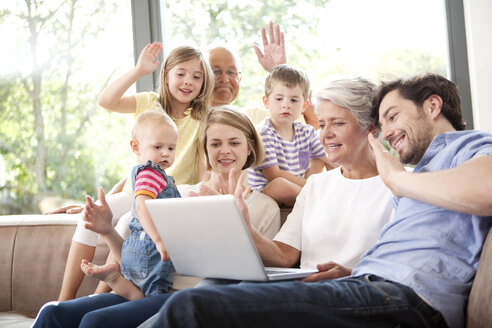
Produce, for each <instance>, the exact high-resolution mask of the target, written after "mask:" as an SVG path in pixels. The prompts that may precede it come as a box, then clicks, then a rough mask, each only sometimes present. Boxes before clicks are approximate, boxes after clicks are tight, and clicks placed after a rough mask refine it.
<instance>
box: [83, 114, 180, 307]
mask: <svg viewBox="0 0 492 328" xmlns="http://www.w3.org/2000/svg"><path fill="white" fill-rule="evenodd" d="M176 142H177V128H176V124H175V123H174V122H173V121H172V119H171V118H170V117H169V116H168V115H167V114H166V113H164V111H162V110H151V111H147V112H144V113H142V114H140V115H139V116H138V117H137V119H136V120H135V124H134V127H133V131H132V140H131V141H130V146H131V149H132V151H133V152H134V153H135V155H136V156H137V162H138V163H139V164H138V165H136V166H135V167H134V168H133V169H132V174H131V178H132V187H133V194H134V198H133V204H132V215H133V218H132V219H131V220H130V224H129V226H130V230H131V235H130V236H129V237H127V238H126V239H125V240H124V242H123V239H122V238H121V237H120V235H119V234H118V233H117V232H116V230H115V229H114V227H113V225H112V224H111V220H107V219H106V218H108V217H109V218H111V217H112V215H109V216H107V215H106V213H107V211H109V212H110V211H111V210H110V209H109V207H108V206H107V203H106V201H105V197H104V192H103V191H102V189H101V188H100V189H99V191H98V196H99V200H100V202H101V205H100V206H98V205H96V204H95V203H94V202H93V201H92V199H91V198H90V197H88V196H87V197H86V199H87V202H86V207H85V212H84V220H85V221H86V222H87V223H86V228H87V229H90V230H93V231H95V232H98V233H100V234H101V236H102V237H103V238H104V239H105V241H106V243H107V244H108V246H109V248H110V250H111V252H112V254H113V255H114V257H115V258H116V259H117V260H118V261H121V273H120V268H119V266H118V265H117V264H106V265H103V266H97V265H94V264H92V263H90V262H88V261H87V260H82V264H81V268H82V271H83V272H84V273H85V274H86V275H89V276H93V277H95V278H97V279H100V280H102V281H104V282H105V283H107V284H108V285H109V287H111V288H112V289H113V291H114V292H115V293H116V294H118V295H120V296H122V297H125V298H126V299H128V300H135V299H140V298H143V297H145V296H150V295H155V294H161V293H165V292H167V291H168V290H169V289H170V288H171V286H172V276H173V267H172V263H171V261H170V260H169V255H168V254H167V251H166V248H165V247H164V244H163V242H162V240H161V238H160V236H159V234H158V233H157V230H156V228H155V226H154V223H153V222H152V220H151V218H150V215H149V213H148V211H147V208H146V207H145V203H144V201H145V200H146V199H155V198H169V197H180V195H179V192H178V190H177V188H176V185H175V184H174V180H173V178H172V177H169V176H167V174H166V173H165V172H164V169H166V168H168V167H170V166H171V164H172V163H173V161H174V153H175V148H176ZM103 218H104V219H103ZM125 278H126V279H125ZM127 279H128V280H127Z"/></svg>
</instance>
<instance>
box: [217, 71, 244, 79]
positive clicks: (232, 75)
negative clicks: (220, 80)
mask: <svg viewBox="0 0 492 328" xmlns="http://www.w3.org/2000/svg"><path fill="white" fill-rule="evenodd" d="M213 72H214V75H215V76H216V77H219V76H222V74H223V73H226V75H227V76H228V77H230V78H233V79H235V78H237V77H238V76H239V75H241V72H236V71H232V70H229V69H228V70H225V71H224V70H221V69H214V70H213Z"/></svg>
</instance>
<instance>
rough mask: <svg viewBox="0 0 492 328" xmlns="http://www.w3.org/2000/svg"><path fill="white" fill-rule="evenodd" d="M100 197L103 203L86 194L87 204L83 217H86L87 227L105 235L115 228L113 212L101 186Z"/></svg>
mask: <svg viewBox="0 0 492 328" xmlns="http://www.w3.org/2000/svg"><path fill="white" fill-rule="evenodd" d="M98 198H99V202H100V204H101V205H97V204H96V203H94V201H93V200H92V198H91V197H89V196H85V199H86V204H85V207H84V213H83V214H82V218H83V219H84V221H85V222H86V223H85V228H86V229H89V230H92V231H94V232H97V233H100V234H102V235H105V234H107V233H109V232H110V231H111V229H113V224H112V222H111V221H112V219H113V213H112V212H111V208H110V207H109V205H108V203H107V202H106V197H105V195H104V190H103V189H102V188H99V190H98Z"/></svg>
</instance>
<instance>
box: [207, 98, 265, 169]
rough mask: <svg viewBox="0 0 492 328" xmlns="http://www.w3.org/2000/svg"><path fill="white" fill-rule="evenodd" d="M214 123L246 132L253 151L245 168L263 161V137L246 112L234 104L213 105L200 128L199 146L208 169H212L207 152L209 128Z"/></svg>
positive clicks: (249, 146)
mask: <svg viewBox="0 0 492 328" xmlns="http://www.w3.org/2000/svg"><path fill="white" fill-rule="evenodd" d="M214 123H219V124H224V125H229V126H232V127H234V128H236V129H238V130H241V132H243V133H244V136H245V137H246V140H247V143H248V150H250V151H251V153H250V154H249V155H248V157H247V159H246V163H244V165H243V168H242V169H243V170H244V169H247V168H248V167H255V166H258V165H260V164H261V162H263V158H264V153H263V144H262V143H261V138H260V136H259V135H258V132H257V131H256V129H255V126H254V125H253V123H252V122H251V120H250V119H249V117H248V116H246V114H243V113H241V112H240V111H239V109H237V107H235V106H232V105H222V106H217V107H213V108H212V109H211V110H210V111H209V112H208V114H207V117H206V119H205V122H204V123H203V124H202V126H201V128H200V133H199V134H198V135H199V140H198V142H199V146H198V148H199V149H200V151H203V152H204V153H205V158H206V161H207V163H206V164H207V169H208V170H210V169H212V167H211V166H210V162H209V160H208V152H207V130H208V128H209V127H210V125H212V124H214Z"/></svg>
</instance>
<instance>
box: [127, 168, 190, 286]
mask: <svg viewBox="0 0 492 328" xmlns="http://www.w3.org/2000/svg"><path fill="white" fill-rule="evenodd" d="M149 167H150V168H153V169H155V170H157V171H158V172H159V173H160V174H161V175H162V176H163V177H164V179H166V181H167V185H166V187H165V188H164V190H163V191H162V192H161V193H160V194H159V195H158V196H157V198H174V197H181V195H180V194H179V192H178V189H177V188H176V184H175V183H174V179H173V178H172V177H170V176H168V175H167V174H166V172H164V170H163V169H161V168H160V167H159V166H158V165H154V164H152V162H151V161H148V162H147V164H140V165H136V166H134V167H133V169H132V173H131V179H132V190H133V194H135V179H136V177H137V175H138V173H139V172H140V171H141V170H143V169H145V168H149ZM135 204H136V201H135V197H133V200H132V215H133V218H132V219H131V220H130V223H129V226H130V231H131V234H130V236H128V237H127V238H126V239H125V241H124V242H123V246H122V249H121V274H122V275H123V276H124V277H125V278H126V279H128V280H130V281H132V282H133V283H134V284H135V285H137V286H138V287H139V288H140V290H141V291H142V293H144V295H145V296H150V295H156V294H162V293H166V292H167V291H168V290H169V289H170V288H171V287H172V285H173V264H172V262H171V261H164V262H163V261H162V260H161V255H160V254H159V252H158V251H157V248H156V247H155V244H154V242H153V241H152V239H150V237H149V235H148V234H147V233H146V232H145V231H144V230H143V228H142V225H141V224H140V222H139V221H138V218H137V214H136V212H135Z"/></svg>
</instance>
